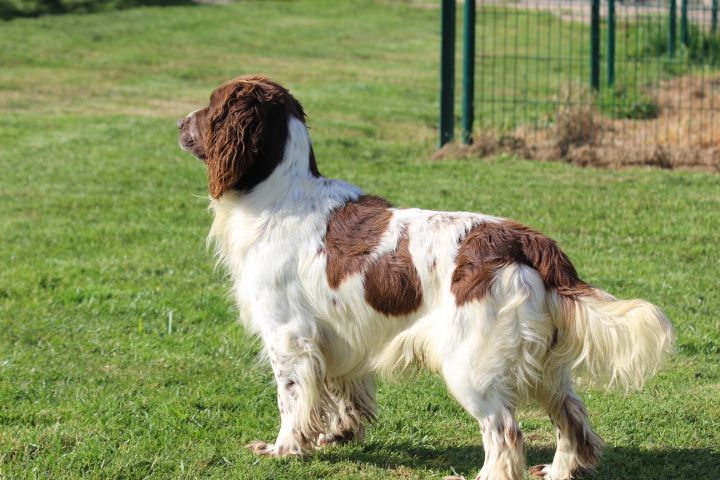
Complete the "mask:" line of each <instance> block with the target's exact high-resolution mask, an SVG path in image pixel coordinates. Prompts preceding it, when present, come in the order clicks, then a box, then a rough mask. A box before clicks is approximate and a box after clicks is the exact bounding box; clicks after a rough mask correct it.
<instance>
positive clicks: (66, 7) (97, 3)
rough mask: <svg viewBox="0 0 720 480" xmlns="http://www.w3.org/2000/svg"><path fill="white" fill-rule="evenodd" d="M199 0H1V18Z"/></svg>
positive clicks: (173, 3)
mask: <svg viewBox="0 0 720 480" xmlns="http://www.w3.org/2000/svg"><path fill="white" fill-rule="evenodd" d="M197 3H199V2H198V1H197V0H0V19H1V20H11V19H13V18H18V17H39V16H42V15H62V14H64V13H95V12H102V11H107V10H126V9H128V8H136V7H144V6H148V7H168V6H173V5H195V4H197Z"/></svg>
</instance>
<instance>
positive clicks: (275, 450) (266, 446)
mask: <svg viewBox="0 0 720 480" xmlns="http://www.w3.org/2000/svg"><path fill="white" fill-rule="evenodd" d="M245 447H246V448H248V449H249V450H250V451H251V452H252V453H254V454H255V455H267V456H271V457H287V456H297V457H299V456H300V455H302V454H303V452H302V449H301V448H300V447H299V446H292V445H290V446H289V445H276V444H273V443H267V442H263V441H262V440H255V441H253V442H250V443H248V444H247V445H245Z"/></svg>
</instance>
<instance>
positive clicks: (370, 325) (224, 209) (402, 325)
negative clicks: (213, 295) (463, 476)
mask: <svg viewBox="0 0 720 480" xmlns="http://www.w3.org/2000/svg"><path fill="white" fill-rule="evenodd" d="M310 145H311V144H310V138H309V136H308V132H307V129H306V127H305V125H304V124H303V123H302V122H301V121H299V120H297V119H295V118H291V119H290V121H289V139H288V143H287V145H286V149H285V156H284V160H283V161H282V162H281V163H280V165H279V166H278V167H277V169H276V170H275V171H274V173H273V174H272V175H271V176H270V177H269V178H268V179H267V180H265V181H264V182H262V183H261V184H259V185H258V186H257V187H256V188H255V189H254V190H253V191H252V192H251V193H248V194H243V195H240V194H238V193H233V192H227V193H225V194H224V195H223V196H222V197H221V198H220V199H219V200H211V205H210V207H211V209H212V211H213V213H214V221H213V225H212V228H211V231H210V235H209V238H210V240H211V241H212V242H213V243H214V244H215V245H216V250H217V256H218V259H219V261H220V262H221V263H222V264H223V265H224V266H225V267H226V268H227V270H228V272H229V274H230V277H231V279H232V283H233V293H234V298H235V301H236V303H237V305H238V308H239V310H240V318H241V320H242V322H243V324H244V325H245V326H246V327H247V329H248V330H249V331H250V332H252V333H253V334H255V335H257V336H259V337H260V338H261V339H262V341H263V344H264V346H265V350H266V353H267V355H268V357H269V358H270V361H271V363H272V366H273V371H274V373H275V377H276V380H277V383H278V396H279V403H280V407H281V420H282V424H281V428H280V433H279V435H278V438H277V440H276V441H275V443H274V444H262V445H260V446H257V447H256V450H257V451H259V452H260V453H269V454H274V455H283V454H300V453H303V452H306V451H308V450H309V449H311V448H314V447H315V446H317V444H321V443H323V438H326V437H327V435H329V434H330V433H331V432H328V429H332V428H334V427H332V426H329V425H328V424H329V423H333V422H334V424H339V423H341V421H340V420H341V419H342V418H343V417H342V416H343V413H342V412H340V410H342V408H339V407H338V403H342V402H343V401H345V400H343V399H342V398H340V397H342V396H343V395H345V396H346V397H348V398H349V395H350V393H347V394H345V393H342V392H354V393H352V395H355V397H356V398H355V402H356V403H357V402H359V403H361V404H364V406H363V405H361V407H363V408H365V410H367V411H371V410H373V409H374V395H373V391H372V382H371V381H369V380H368V379H370V378H371V377H372V375H373V374H375V373H378V372H385V373H389V372H392V371H396V370H399V369H402V368H404V367H406V366H408V365H410V364H419V365H423V366H426V367H428V368H430V369H432V370H433V371H435V372H437V373H438V374H440V375H442V377H443V378H444V379H445V381H446V383H447V385H448V388H449V390H450V392H451V393H452V394H453V395H454V396H455V397H456V398H457V399H458V401H459V402H460V403H461V404H462V405H463V406H464V407H465V408H466V409H467V410H468V412H469V413H470V414H471V415H473V416H474V417H475V418H476V419H477V420H478V421H479V422H480V423H481V426H482V427H483V431H484V433H483V438H484V444H485V449H486V461H485V465H484V466H483V468H482V470H481V472H480V475H479V476H478V478H480V479H491V478H492V479H508V480H509V479H512V480H516V479H519V478H521V476H522V471H523V467H524V460H523V454H522V441H521V439H520V440H518V442H516V443H515V444H514V445H510V443H511V442H510V440H509V439H511V438H512V437H513V435H512V433H513V432H514V431H515V430H512V429H513V428H516V427H517V424H516V422H515V420H514V418H513V414H514V409H515V408H516V407H517V406H518V404H519V403H520V402H521V401H522V400H523V399H524V398H525V397H526V396H527V395H528V394H530V396H534V397H536V398H538V399H539V400H541V402H544V404H546V405H547V406H548V408H549V409H552V408H555V409H556V410H557V409H558V408H559V405H560V404H561V403H562V402H563V399H565V398H566V397H567V395H569V394H570V393H571V381H570V378H569V371H570V369H571V368H573V367H574V366H577V365H579V364H581V363H584V364H585V365H586V366H588V367H589V368H590V370H592V371H600V370H602V371H608V372H609V374H610V375H611V377H612V378H613V380H617V381H619V382H622V383H623V384H627V385H632V386H638V385H639V384H640V383H642V380H644V379H645V378H646V377H647V376H648V375H650V374H651V373H653V372H654V371H655V370H656V368H657V367H658V365H659V363H660V360H661V357H662V355H663V353H665V352H666V351H668V350H669V348H670V343H671V341H672V331H671V327H670V324H669V321H668V320H667V318H666V317H665V316H664V315H663V314H662V313H661V312H660V311H659V310H658V309H657V308H656V307H654V306H652V305H650V304H648V303H647V302H643V301H640V300H632V301H625V302H623V301H615V300H614V299H612V298H610V297H609V296H605V297H603V296H602V294H600V293H599V294H598V297H583V298H581V299H580V301H579V302H578V303H577V308H575V309H574V312H575V317H574V318H565V316H566V315H565V313H564V312H565V310H564V309H563V308H561V307H562V306H561V305H560V299H559V298H558V297H557V295H556V294H555V293H554V292H548V291H546V289H545V287H544V285H543V282H542V280H541V279H540V277H539V275H538V273H537V272H536V271H535V270H533V269H532V268H530V267H528V266H525V265H510V266H508V267H505V268H503V269H502V270H501V271H500V272H499V273H498V278H497V280H496V281H495V283H494V286H493V288H492V291H491V294H490V295H489V296H488V297H487V298H485V299H483V300H482V301H474V302H470V303H468V304H466V305H463V306H457V305H456V301H455V297H454V296H453V294H452V292H451V290H450V285H451V276H452V272H453V270H454V268H455V257H456V254H457V249H458V238H461V237H462V236H463V234H464V233H465V232H467V231H468V230H469V229H470V228H471V227H472V226H473V225H475V224H477V223H480V222H495V221H499V220H500V219H498V218H496V217H491V216H486V215H480V214H470V213H462V212H453V213H449V212H433V211H427V210H419V209H393V210H392V219H391V221H390V226H389V228H388V230H387V231H386V232H385V234H384V235H383V237H382V239H381V241H380V245H379V246H378V247H377V249H376V251H375V252H374V254H373V255H375V256H380V255H381V254H382V253H383V252H386V251H388V250H392V249H394V248H396V245H397V240H398V236H399V234H400V232H401V231H402V229H406V231H407V232H408V236H409V239H410V244H409V250H410V253H411V256H412V258H413V263H414V265H415V268H416V270H417V272H418V276H419V278H420V280H421V285H422V292H423V302H422V305H421V307H420V308H419V309H418V310H417V311H416V312H413V313H412V314H410V315H407V316H404V317H387V316H385V315H383V314H381V313H378V312H377V311H375V310H373V309H372V308H371V307H370V305H368V304H367V302H366V301H365V298H364V290H363V275H362V272H360V273H356V274H353V275H351V276H349V277H348V278H347V279H345V280H344V281H343V282H342V284H341V285H340V287H339V288H338V289H337V290H333V289H331V288H330V286H329V285H328V280H327V276H326V264H327V258H326V256H325V254H324V253H323V251H322V247H323V241H324V237H325V232H326V228H327V221H328V218H329V216H330V215H331V213H332V212H333V210H334V209H336V208H338V207H340V206H341V205H343V204H345V203H346V202H347V201H349V200H354V199H356V198H358V196H360V195H361V193H362V192H361V190H360V189H359V188H357V187H355V186H353V185H350V184H347V183H345V182H342V181H338V180H330V179H326V178H323V177H319V178H318V177H314V176H313V175H312V174H311V173H310V170H309V168H308V158H309V152H310ZM433 262H435V265H434V267H432V264H433ZM569 325H571V326H572V327H571V328H568V326H569ZM556 329H557V330H559V340H558V344H557V345H556V346H555V347H553V349H552V350H551V349H550V346H551V342H552V339H553V335H554V332H555V330H556ZM548 352H551V353H550V354H548ZM328 385H335V386H336V388H335V389H334V390H333V388H332V387H329V386H328ZM333 392H334V393H333ZM338 392H341V393H338ZM346 400H347V399H346ZM343 408H344V407H343ZM579 421H584V422H586V421H587V419H586V417H585V419H584V420H583V419H580V420H579ZM587 428H589V424H587ZM517 431H518V432H519V430H517ZM563 435H565V436H567V432H564V433H563V432H559V436H560V437H563ZM563 438H564V437H563ZM308 439H310V443H308ZM313 442H315V444H314V445H313V444H312V443H313ZM569 442H570V443H569ZM560 444H561V446H562V447H563V448H564V449H568V448H570V450H572V448H573V447H572V442H571V440H570V439H569V437H568V438H564V440H561V442H560ZM568 445H570V447H568ZM574 448H577V446H575V447H574ZM558 455H559V456H558ZM558 455H556V460H557V465H555V463H554V464H553V465H555V468H554V470H553V469H552V468H551V467H552V466H548V467H547V469H546V470H547V472H551V474H552V475H553V477H552V478H558V479H560V478H570V477H569V475H571V474H572V470H573V469H574V468H576V467H577V466H578V465H579V462H578V461H577V460H576V459H575V458H574V456H573V455H574V454H573V452H572V451H570V453H569V454H567V455H565V454H564V456H563V455H560V454H558ZM548 475H550V473H548Z"/></svg>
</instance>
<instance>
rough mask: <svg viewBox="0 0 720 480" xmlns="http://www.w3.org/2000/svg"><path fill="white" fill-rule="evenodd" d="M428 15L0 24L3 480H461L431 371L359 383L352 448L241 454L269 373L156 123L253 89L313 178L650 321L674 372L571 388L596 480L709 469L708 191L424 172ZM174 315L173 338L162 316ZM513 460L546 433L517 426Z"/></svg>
mask: <svg viewBox="0 0 720 480" xmlns="http://www.w3.org/2000/svg"><path fill="white" fill-rule="evenodd" d="M438 13H439V12H438V11H437V10H436V9H432V8H424V7H422V8H420V7H418V6H417V4H415V3H412V2H397V3H396V2H369V1H367V2H352V3H351V2H330V1H327V2H318V1H310V0H308V1H298V2H286V1H282V2H270V1H264V2H240V3H237V4H231V5H223V6H192V7H168V8H141V9H134V10H128V11H122V12H113V13H103V14H98V15H86V16H75V15H67V16H62V17H45V18H40V19H17V20H13V21H11V22H7V23H4V24H2V27H1V28H0V44H1V45H2V46H3V47H2V50H1V51H0V478H2V479H5V478H8V479H15V478H54V479H64V478H68V479H69V478H79V477H88V478H126V479H135V478H137V479H140V478H251V479H270V478H272V479H299V478H307V479H315V478H343V479H345V478H356V479H360V478H363V479H385V478H416V479H423V478H440V477H441V476H443V475H447V474H449V473H450V472H451V466H452V467H454V468H455V469H456V470H457V471H458V472H461V473H465V474H467V475H469V476H472V475H474V474H475V473H476V472H477V469H478V468H479V467H480V465H481V463H482V458H483V455H482V450H481V438H480V434H479V428H478V425H477V424H476V423H475V422H474V421H473V420H472V419H471V418H470V417H469V416H467V415H466V414H465V413H463V411H462V410H461V409H460V408H459V407H458V406H457V405H456V403H455V402H454V401H453V400H452V399H450V398H449V396H448V395H447V393H446V392H445V388H444V387H443V385H442V383H441V382H440V381H439V380H437V379H436V378H433V377H432V376H430V375H426V374H421V375H417V376H413V377H411V378H409V379H407V380H404V381H402V382H401V383H400V384H382V385H381V386H380V392H379V401H380V420H379V421H378V422H377V424H376V425H374V426H373V427H372V428H371V429H370V431H369V434H368V439H367V441H366V442H365V443H364V444H355V445H348V446H342V447H336V448H331V449H329V450H327V451H326V452H323V453H320V454H318V455H316V456H313V457H311V458H307V459H303V460H297V459H280V460H274V459H266V458H255V457H253V456H252V455H251V454H250V453H248V452H247V451H246V450H245V449H244V448H243V445H244V444H246V443H247V442H248V441H250V440H253V439H256V438H259V439H272V438H273V436H274V434H275V433H276V428H277V425H278V415H277V413H276V404H275V399H274V387H273V386H272V379H271V375H270V370H269V368H267V367H266V366H263V365H261V364H259V363H258V362H257V361H256V355H257V352H258V345H257V343H255V342H254V341H253V340H250V339H248V338H247V337H246V336H245V335H244V334H243V332H242V329H241V327H240V326H238V324H237V323H236V321H235V320H236V313H235V311H234V309H233V308H232V305H231V302H230V301H229V299H228V296H227V292H228V289H227V287H228V284H227V281H226V280H225V279H223V277H222V275H221V274H220V273H219V272H214V271H213V259H212V258H211V255H210V254H209V253H208V252H207V251H206V250H205V247H204V245H203V239H204V237H205V235H206V232H207V229H208V227H209V223H210V217H209V214H208V212H207V209H206V207H207V201H206V185H205V177H204V176H205V174H204V170H203V166H202V164H201V163H200V162H198V161H196V160H194V159H192V158H191V157H190V156H189V155H188V154H185V153H182V152H180V151H179V149H178V147H177V132H176V128H175V122H174V121H175V119H176V118H178V117H180V116H181V115H184V114H185V113H187V112H188V111H190V110H192V109H195V108H198V107H200V106H202V105H203V104H204V102H205V101H206V99H207V97H208V95H209V93H210V91H211V90H212V88H213V87H214V86H216V85H217V84H218V83H220V82H221V81H223V80H225V79H227V78H229V77H232V76H235V75H237V74H242V73H251V72H265V73H267V74H269V75H271V76H272V77H273V78H275V79H277V80H278V81H280V82H282V83H285V84H287V85H289V86H290V88H291V89H292V90H293V92H294V93H295V94H296V95H297V96H298V98H299V99H300V100H301V101H302V102H303V104H304V106H305V107H306V111H307V112H308V114H309V115H310V124H311V127H312V131H311V133H312V135H313V138H314V141H315V150H316V153H317V157H318V161H319V165H320V168H321V170H322V172H323V173H324V174H325V175H326V176H332V177H342V178H344V179H347V180H349V181H352V182H355V183H357V184H360V185H362V186H363V187H365V188H366V190H367V191H369V192H373V193H376V194H380V195H384V196H386V197H387V198H389V199H390V200H391V201H393V202H394V203H396V204H398V205H404V206H420V207H426V208H435V209H447V210H454V209H460V210H475V211H483V212H488V213H493V214H497V215H503V216H508V217H512V218H515V219H517V220H519V221H522V222H524V223H528V224H530V225H532V226H534V227H536V228H538V229H540V230H542V231H544V232H546V233H547V234H549V235H551V236H553V237H554V238H556V239H558V241H559V242H560V243H561V245H562V246H563V247H564V249H565V250H566V251H567V252H568V253H569V254H570V256H571V257H572V258H573V259H574V261H575V263H576V265H577V266H578V268H579V270H580V271H581V273H582V275H583V277H584V278H585V279H586V280H588V281H590V282H592V283H595V284H598V285H601V286H603V287H604V288H606V289H607V290H609V291H611V292H613V293H615V294H616V295H618V296H621V297H636V296H641V297H645V298H647V299H650V300H652V301H654V302H655V303H657V304H659V305H661V306H662V307H663V308H664V309H665V310H666V311H667V312H668V314H669V315H670V316H671V318H672V319H673V321H674V323H675V326H676V328H677V331H678V336H679V339H678V347H677V350H678V353H677V355H676V356H674V357H673V358H672V359H671V360H670V362H669V364H668V365H667V366H666V368H665V369H664V370H663V371H662V373H661V374H660V375H658V377H656V378H655V379H654V380H653V381H651V382H650V384H649V385H648V386H647V387H646V388H645V389H644V390H643V391H642V392H639V393H633V394H630V395H628V396H625V395H624V394H623V393H621V392H615V391H608V392H606V391H604V390H602V389H599V388H596V387H589V386H583V387H581V389H580V390H581V394H582V396H583V398H584V399H585V401H586V403H587V405H588V408H589V410H590V412H591V419H592V421H593V423H594V425H595V427H596V429H597V431H598V432H599V433H600V434H601V435H602V436H603V437H604V438H605V439H606V440H607V442H608V445H609V446H608V449H607V450H606V454H605V457H604V459H603V461H602V463H601V465H600V468H599V473H598V474H597V476H596V478H622V479H667V478H673V479H688V478H691V479H693V480H699V479H715V478H717V477H718V472H720V415H719V413H720V320H719V319H720V315H719V313H720V277H719V276H718V272H719V268H720V263H719V261H718V258H720V243H719V242H718V232H719V231H720V177H719V176H717V175H706V174H699V173H687V172H685V173H684V172H668V171H655V170H627V171H622V172H617V171H599V170H593V169H577V168H574V167H570V166H567V165H563V164H558V163H533V162H527V161H520V160H516V159H512V158H507V157H499V158H496V159H492V160H487V161H473V160H457V161H445V162H433V161H431V160H430V157H431V155H432V153H433V151H434V146H435V140H436V133H437V132H436V129H435V125H436V121H437V118H436V115H437V92H438V84H437V77H438V75H437V58H438V34H439V20H438ZM171 315H172V319H173V321H172V332H170V331H169V328H168V327H169V317H170V316H171ZM520 421H521V422H522V428H523V431H524V433H525V436H526V438H527V440H528V456H529V464H533V463H540V462H546V461H549V459H550V458H551V455H552V451H551V449H552V448H553V437H554V435H553V433H552V429H551V426H550V424H549V422H548V421H547V420H546V419H545V418H544V416H543V414H542V413H541V412H540V411H539V410H537V409H535V408H533V407H530V408H528V409H526V410H524V411H523V413H522V414H521V415H520Z"/></svg>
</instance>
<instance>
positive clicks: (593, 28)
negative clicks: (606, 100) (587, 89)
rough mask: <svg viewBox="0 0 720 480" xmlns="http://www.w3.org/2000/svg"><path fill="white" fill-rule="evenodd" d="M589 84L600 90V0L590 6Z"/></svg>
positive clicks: (594, 0) (593, 1)
mask: <svg viewBox="0 0 720 480" xmlns="http://www.w3.org/2000/svg"><path fill="white" fill-rule="evenodd" d="M590 86H591V87H592V89H593V90H595V91H596V92H597V91H599V90H600V0H592V4H591V7H590Z"/></svg>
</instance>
